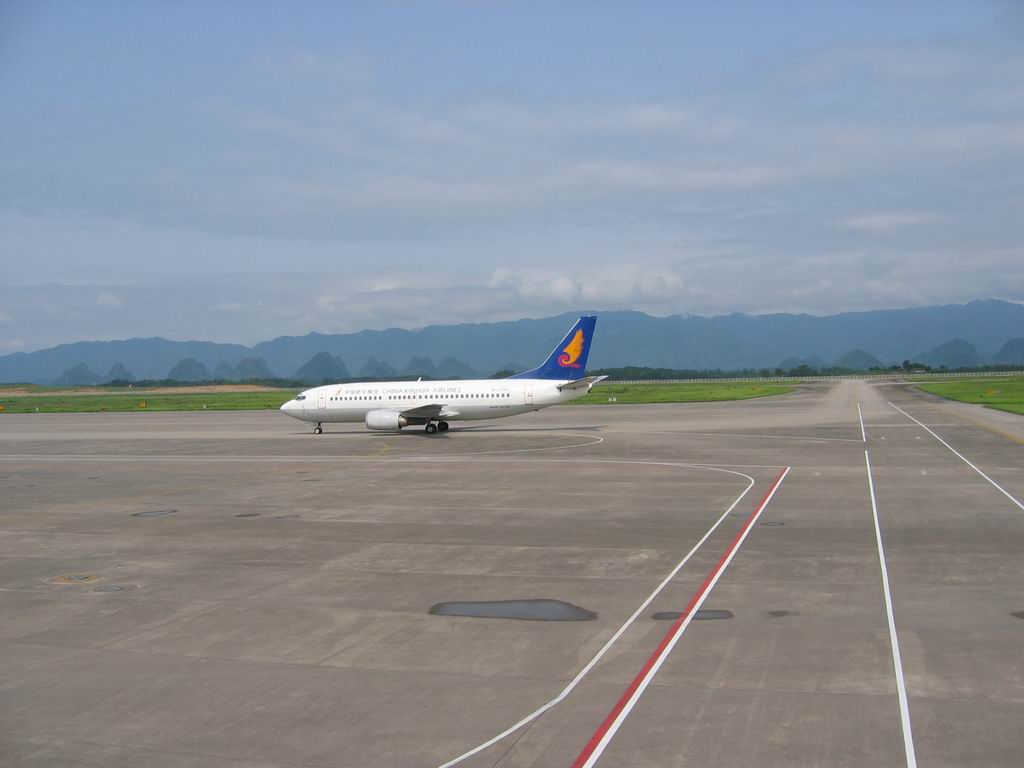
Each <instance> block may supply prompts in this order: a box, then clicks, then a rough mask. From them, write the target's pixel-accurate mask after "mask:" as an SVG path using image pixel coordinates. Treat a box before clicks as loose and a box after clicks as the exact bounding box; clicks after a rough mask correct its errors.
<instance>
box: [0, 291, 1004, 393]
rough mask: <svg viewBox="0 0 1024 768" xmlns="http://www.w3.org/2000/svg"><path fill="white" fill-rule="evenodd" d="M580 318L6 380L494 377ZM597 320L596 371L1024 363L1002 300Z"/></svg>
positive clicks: (91, 349)
mask: <svg viewBox="0 0 1024 768" xmlns="http://www.w3.org/2000/svg"><path fill="white" fill-rule="evenodd" d="M579 314H584V313H583V312H579V313H576V312H574V313H566V314H563V315H557V316H554V317H548V318H543V319H526V320H514V321H507V322H496V323H478V324H462V325H448V326H443V325H436V326H428V327H426V328H422V329H420V330H404V329H399V328H392V329H388V330H383V331H360V332H357V333H347V334H322V333H309V334H306V335H305V336H281V337H278V338H276V339H273V340H270V341H265V342H261V343H259V344H256V345H254V346H252V347H247V346H244V345H241V344H224V343H216V342H208V341H171V340H168V339H163V338H149V339H126V340H123V341H82V342H76V343H73V344H61V345H59V346H56V347H52V348H50V349H43V350H38V351H35V352H18V353H14V354H10V355H5V356H2V357H0V381H4V382H37V383H53V382H56V381H58V380H59V379H61V377H66V375H67V374H72V373H73V372H75V371H77V374H80V375H81V376H85V377H86V378H88V377H89V376H90V375H91V376H93V377H95V380H97V381H103V380H108V379H110V378H122V379H130V378H136V379H164V378H171V376H170V374H171V373H172V370H174V369H177V371H176V373H177V374H180V376H181V378H182V379H183V380H198V379H200V378H210V377H211V376H212V377H215V378H227V379H230V378H265V377H267V376H268V375H269V376H277V377H284V378H290V377H293V376H296V374H300V375H299V378H302V379H303V380H321V379H322V380H331V379H335V378H346V376H339V375H338V374H340V373H344V374H348V372H350V371H354V372H355V373H356V375H358V376H378V377H390V376H394V375H399V374H401V373H410V374H413V375H416V374H422V375H427V376H452V377H454V376H463V377H468V376H473V375H480V374H483V375H487V374H490V373H493V372H494V371H497V370H499V369H512V370H522V369H524V368H526V367H528V366H530V365H533V364H536V363H538V362H540V360H541V359H542V358H543V357H544V356H545V355H546V354H547V353H548V351H550V349H551V345H552V343H553V340H555V339H558V338H560V337H561V335H562V334H563V333H564V332H565V330H566V329H567V328H568V327H569V326H570V325H571V324H572V322H573V321H574V320H575V318H576V317H578V316H579ZM595 314H598V326H597V332H596V336H595V339H594V345H593V348H592V350H591V355H590V367H591V368H605V367H618V366H626V365H640V366H650V367H660V368H678V369H690V370H712V369H720V370H736V369H742V368H753V369H760V368H772V369H774V368H775V367H777V366H779V365H780V361H785V362H787V363H789V362H791V361H797V362H807V361H814V363H815V365H813V366H812V367H821V366H822V365H826V366H827V365H835V364H836V363H837V362H838V363H840V364H843V365H845V366H846V367H850V368H866V367H870V365H872V364H874V363H875V362H880V363H882V364H885V365H890V364H893V363H898V362H900V361H903V360H905V359H913V360H917V361H920V362H925V363H928V364H930V365H936V366H938V365H946V366H947V367H950V368H955V367H960V366H961V365H963V366H972V365H978V364H981V363H986V362H996V363H999V362H1003V363H1006V364H1021V363H1024V304H1017V303H1013V302H1007V301H1000V300H996V299H986V300H980V301H972V302H969V303H966V304H949V305H943V306H932V307H917V308H911V309H889V310H872V311H864V312H845V313H841V314H836V315H828V316H815V315H807V314H785V313H782V314H767V315H746V314H730V315H721V316H716V317H702V316H698V315H672V316H670V317H652V316H650V315H647V314H644V313H642V312H631V311H616V312H598V313H595ZM434 361H441V362H439V363H435V362H434ZM78 366H84V368H78ZM783 367H789V366H783ZM100 371H107V372H108V376H107V377H103V376H101V375H100V374H99V373H98V372H100ZM94 372H95V373H94ZM115 373H116V374H117V375H111V374H115ZM177 377H178V376H175V378H177ZM186 377H188V378H187V379H186ZM72 378H74V377H72ZM62 383H70V381H68V380H67V379H66V378H65V380H64V381H63V382H62ZM82 383H90V382H82Z"/></svg>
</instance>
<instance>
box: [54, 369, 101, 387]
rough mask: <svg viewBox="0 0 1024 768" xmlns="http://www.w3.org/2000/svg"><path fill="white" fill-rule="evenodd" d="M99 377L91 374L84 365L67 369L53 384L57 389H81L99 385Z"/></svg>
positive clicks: (90, 370)
mask: <svg viewBox="0 0 1024 768" xmlns="http://www.w3.org/2000/svg"><path fill="white" fill-rule="evenodd" d="M99 381H100V377H99V376H97V375H96V374H95V373H93V371H92V369H91V368H89V366H88V365H86V364H85V363H79V364H78V365H75V366H72V367H71V368H68V369H67V370H66V371H64V373H62V374H61V375H60V376H58V377H57V379H56V380H55V381H54V382H53V384H54V386H57V387H83V386H89V385H92V384H99Z"/></svg>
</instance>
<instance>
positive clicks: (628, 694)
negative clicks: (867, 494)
mask: <svg viewBox="0 0 1024 768" xmlns="http://www.w3.org/2000/svg"><path fill="white" fill-rule="evenodd" d="M786 471H787V470H786V469H783V470H782V471H780V472H779V474H778V477H776V478H775V482H773V483H772V485H771V488H769V489H768V491H767V493H765V495H764V496H763V497H762V498H761V501H760V503H758V505H757V506H756V507H755V508H754V511H753V512H751V513H750V517H748V518H747V520H746V522H745V523H744V524H743V527H742V528H740V530H739V532H738V533H737V534H736V537H735V538H734V539H733V540H732V543H731V544H730V545H729V547H728V548H727V549H726V550H725V552H723V553H722V556H721V557H720V558H719V559H718V563H717V564H716V565H715V567H714V568H712V569H711V571H710V572H709V573H708V575H707V577H706V578H705V579H704V582H703V583H702V584H701V585H700V588H699V589H698V590H697V591H696V592H694V593H693V597H691V598H690V602H689V603H687V604H686V609H685V610H684V611H683V612H682V613H681V614H680V615H679V618H678V619H676V620H675V622H673V624H672V626H671V627H669V630H668V632H666V633H665V636H664V637H663V638H661V642H660V643H658V647H657V648H655V649H654V653H652V654H651V655H650V656H649V657H648V659H647V663H646V664H644V666H643V667H642V668H641V670H640V672H638V673H637V676H636V677H634V678H633V682H631V683H630V684H629V687H628V688H627V689H626V690H625V692H624V693H623V694H622V696H620V697H619V700H618V701H617V702H616V703H615V706H614V707H612V711H611V712H609V713H608V716H607V717H606V718H605V719H604V722H602V723H601V725H600V726H598V728H597V730H596V731H594V735H593V736H591V737H590V741H588V742H587V744H586V746H585V747H583V751H582V752H580V754H579V756H578V757H577V758H576V760H574V761H573V764H572V768H581V766H582V765H583V764H584V763H586V762H587V760H589V759H590V756H591V754H593V752H594V750H595V749H596V748H597V745H598V743H600V741H601V739H603V738H604V735H605V734H606V733H607V732H608V729H609V728H611V725H612V723H613V722H615V719H616V718H617V717H618V716H619V713H620V712H622V709H623V708H624V707H625V706H626V703H627V702H628V701H629V700H630V699H631V698H632V697H633V694H634V693H635V692H636V689H637V688H638V687H639V686H640V683H641V682H643V679H644V678H645V677H647V673H648V672H650V671H651V667H653V666H654V665H655V663H657V661H658V659H659V658H660V657H661V655H662V654H663V653H664V652H665V648H666V647H668V644H669V643H670V642H672V638H673V637H674V636H675V634H676V633H677V632H678V631H679V628H680V627H682V626H683V622H684V621H686V617H687V616H689V615H690V612H691V611H692V610H693V607H694V606H695V605H696V604H697V602H698V601H699V600H700V599H701V597H703V596H704V593H705V592H707V590H708V588H709V587H710V585H711V582H712V580H713V579H714V578H715V576H717V575H718V572H719V571H721V570H722V568H723V567H725V562H726V560H728V559H729V556H730V555H731V554H732V553H733V551H734V550H735V549H736V547H738V546H739V543H740V540H741V539H742V538H743V536H744V534H745V533H746V532H747V530H748V529H749V528H750V526H752V525H753V524H754V521H755V520H756V519H757V516H758V515H760V514H761V512H762V510H764V507H765V504H767V503H768V499H770V498H771V495H772V494H773V493H775V489H776V488H778V487H779V484H780V483H781V482H782V478H783V477H784V476H785V475H786Z"/></svg>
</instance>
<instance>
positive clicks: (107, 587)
mask: <svg viewBox="0 0 1024 768" xmlns="http://www.w3.org/2000/svg"><path fill="white" fill-rule="evenodd" d="M126 589H127V587H126V586H125V585H124V584H104V585H103V586H102V587H96V589H94V590H93V592H124V591H125V590H126Z"/></svg>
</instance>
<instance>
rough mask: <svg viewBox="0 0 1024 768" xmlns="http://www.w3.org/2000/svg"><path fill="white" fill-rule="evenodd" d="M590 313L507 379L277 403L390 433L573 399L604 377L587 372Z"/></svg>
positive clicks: (364, 389)
mask: <svg viewBox="0 0 1024 768" xmlns="http://www.w3.org/2000/svg"><path fill="white" fill-rule="evenodd" d="M596 323H597V318H596V317H593V316H584V317H581V318H580V319H579V320H577V321H576V323H575V324H574V325H573V327H572V328H570V329H569V332H568V333H567V334H566V335H565V338H564V339H562V340H561V342H559V344H558V346H557V347H555V349H554V351H553V352H552V353H551V354H550V355H549V356H548V358H547V360H545V361H544V362H543V363H541V364H540V365H539V366H537V367H536V368H534V369H532V370H529V371H524V372H523V373H517V374H515V375H513V376H509V377H508V378H507V379H466V380H460V379H456V380H453V381H422V380H417V381H374V382H355V383H351V384H328V385H325V386H321V387H313V388H312V389H307V390H306V391H305V392H302V393H301V394H299V395H296V397H295V398H294V399H293V400H289V401H288V402H287V403H285V404H284V405H282V406H281V411H282V412H283V413H285V414H287V415H288V416H291V417H292V418H295V419H299V420H300V421H307V422H311V423H313V424H315V425H316V426H314V427H313V433H314V434H317V435H319V434H321V433H322V432H323V425H324V424H333V423H345V422H348V423H353V422H360V421H361V422H363V423H364V424H366V427H367V429H372V430H377V431H388V432H397V431H399V430H401V429H402V428H403V427H408V426H413V425H416V426H423V428H424V431H425V432H426V433H427V434H428V435H433V434H435V433H436V432H447V431H448V423H449V422H451V421H475V420H478V419H498V418H503V417H505V416H515V415H517V414H520V413H529V412H530V411H539V410H540V409H541V408H547V407H548V406H549V405H557V404H559V403H566V402H568V401H570V400H575V399H576V398H577V397H582V396H583V395H585V394H587V393H588V392H590V390H591V389H592V388H593V386H594V385H595V384H596V383H597V382H599V381H601V380H602V379H605V378H607V377H606V376H587V375H586V371H587V355H588V354H589V353H590V342H591V341H592V340H593V337H594V326H595V324H596Z"/></svg>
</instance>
